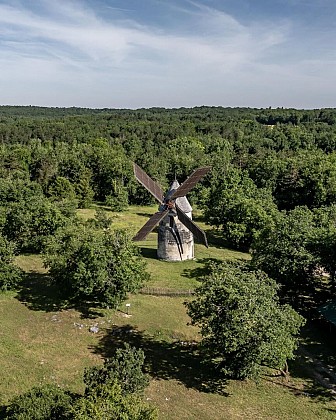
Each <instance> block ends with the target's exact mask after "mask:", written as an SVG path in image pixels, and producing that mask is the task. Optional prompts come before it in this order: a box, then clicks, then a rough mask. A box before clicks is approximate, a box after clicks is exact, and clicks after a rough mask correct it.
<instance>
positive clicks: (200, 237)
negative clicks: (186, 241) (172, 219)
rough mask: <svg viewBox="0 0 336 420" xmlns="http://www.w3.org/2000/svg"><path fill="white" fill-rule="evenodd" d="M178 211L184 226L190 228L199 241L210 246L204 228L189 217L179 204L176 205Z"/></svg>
mask: <svg viewBox="0 0 336 420" xmlns="http://www.w3.org/2000/svg"><path fill="white" fill-rule="evenodd" d="M176 212H177V215H178V218H179V219H180V220H181V222H182V223H183V224H184V226H185V227H186V228H187V229H189V230H190V232H191V233H192V234H193V235H194V237H195V238H196V239H198V241H199V242H201V243H202V244H204V245H205V246H206V247H207V248H208V247H209V246H208V240H207V237H206V234H205V232H204V231H203V230H202V229H200V228H199V227H198V226H197V225H196V224H195V223H194V222H193V221H192V220H191V219H190V217H188V216H187V215H186V214H185V213H184V212H183V211H182V210H181V209H180V208H179V207H178V206H177V205H176Z"/></svg>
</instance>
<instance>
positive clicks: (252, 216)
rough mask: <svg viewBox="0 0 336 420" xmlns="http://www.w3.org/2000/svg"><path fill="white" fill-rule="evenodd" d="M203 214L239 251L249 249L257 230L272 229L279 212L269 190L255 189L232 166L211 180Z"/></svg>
mask: <svg viewBox="0 0 336 420" xmlns="http://www.w3.org/2000/svg"><path fill="white" fill-rule="evenodd" d="M204 211H205V219H206V221H207V223H209V224H210V225H213V226H216V227H217V228H219V229H220V231H221V233H222V235H223V239H224V240H225V241H226V242H227V244H228V245H229V246H231V247H233V248H236V249H240V250H248V249H249V247H250V246H251V244H252V242H253V241H254V240H255V239H256V238H257V236H258V235H259V233H260V231H262V230H263V229H265V228H266V229H268V228H271V226H272V225H273V224H274V218H275V217H276V215H277V212H278V211H277V208H276V205H275V204H274V202H273V199H272V196H271V193H270V191H268V190H266V189H263V188H257V187H256V186H255V184H254V183H253V181H252V180H251V179H250V178H249V177H248V176H247V174H246V173H244V172H242V171H239V170H238V169H235V168H232V167H231V168H229V169H228V170H227V171H226V172H225V173H224V172H222V173H221V174H218V178H217V179H214V180H213V187H212V189H211V191H210V193H209V197H208V199H206V200H204Z"/></svg>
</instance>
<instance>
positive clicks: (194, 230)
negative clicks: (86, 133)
mask: <svg viewBox="0 0 336 420" xmlns="http://www.w3.org/2000/svg"><path fill="white" fill-rule="evenodd" d="M133 168H134V175H135V177H136V179H137V180H138V181H139V182H140V184H142V185H143V186H144V187H145V188H146V189H147V190H148V191H149V192H150V193H151V194H152V195H153V197H154V198H155V199H156V200H157V201H158V202H159V203H160V207H159V210H158V211H157V212H156V213H155V214H153V216H151V217H150V218H149V220H148V221H147V222H146V223H145V225H144V226H143V227H142V228H141V229H140V230H139V232H138V233H137V234H136V235H135V236H134V238H133V240H134V241H142V240H144V239H145V238H146V236H147V235H148V234H149V233H150V232H151V231H152V230H153V229H154V228H155V227H156V226H157V225H159V229H158V250H157V255H158V258H160V259H163V260H165V261H183V260H189V259H193V258H194V238H195V239H198V240H199V241H200V242H202V243H203V244H204V245H205V246H206V247H207V246H208V242H207V238H206V235H205V233H204V232H203V230H202V229H200V228H199V227H198V226H197V225H196V224H195V223H194V222H193V221H192V214H191V213H192V208H191V206H190V204H189V202H188V200H187V198H186V194H187V193H188V192H189V191H190V190H191V189H192V188H193V187H194V186H195V185H196V184H197V182H198V181H199V180H200V179H201V178H203V176H204V175H205V174H206V173H208V172H209V170H210V167H204V168H198V169H196V170H195V171H194V172H193V173H192V174H191V175H190V176H189V178H187V179H186V180H185V181H184V182H183V183H182V185H180V184H179V183H178V182H177V181H176V180H175V181H174V182H173V183H172V185H171V187H170V189H169V190H168V192H167V193H166V194H165V195H164V193H163V190H162V188H161V187H160V185H158V184H157V183H156V182H155V181H153V180H152V179H151V178H150V177H149V176H148V175H147V174H146V173H145V172H144V171H143V170H142V169H141V168H140V167H139V166H138V165H137V164H136V163H134V164H133Z"/></svg>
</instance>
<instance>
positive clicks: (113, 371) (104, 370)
mask: <svg viewBox="0 0 336 420" xmlns="http://www.w3.org/2000/svg"><path fill="white" fill-rule="evenodd" d="M144 360H145V356H144V352H143V351H142V350H141V349H136V348H135V347H131V346H130V345H129V344H128V343H125V344H124V348H123V349H122V348H119V349H117V351H116V354H115V357H114V358H113V359H110V360H109V359H107V360H105V362H104V366H103V367H92V368H88V369H86V370H85V372H84V383H85V385H86V391H85V392H86V393H91V392H92V390H93V389H95V388H96V387H98V386H100V385H106V384H110V383H113V382H114V381H116V380H117V381H118V382H119V384H120V386H121V390H122V393H123V394H125V395H126V394H133V393H138V394H139V393H142V392H143V391H144V389H145V388H146V386H148V383H149V381H148V377H147V375H145V374H144V373H143V371H142V367H143V364H144Z"/></svg>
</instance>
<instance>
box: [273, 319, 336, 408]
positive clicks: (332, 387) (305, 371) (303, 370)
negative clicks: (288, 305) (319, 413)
mask: <svg viewBox="0 0 336 420" xmlns="http://www.w3.org/2000/svg"><path fill="white" fill-rule="evenodd" d="M302 337H303V340H302V341H301V343H300V346H299V348H298V349H297V351H296V358H295V359H294V360H293V361H290V362H289V370H290V377H289V380H288V381H286V380H272V379H270V378H268V379H267V380H269V381H271V382H273V383H276V384H277V385H281V386H284V387H286V388H288V389H290V390H291V391H292V392H293V393H294V395H302V396H308V397H310V398H312V399H313V400H316V401H318V402H322V403H326V402H328V401H333V402H334V401H336V372H334V367H335V366H336V364H335V363H336V356H335V354H336V352H335V350H336V339H335V338H334V337H333V336H332V335H330V334H329V335H328V331H327V330H324V328H323V325H321V324H320V323H316V322H315V321H309V322H307V324H306V326H305V327H304V328H303V329H302ZM291 378H293V379H294V378H299V380H300V381H301V380H302V379H304V380H305V386H304V387H297V386H295V381H291ZM326 409H327V408H326Z"/></svg>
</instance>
